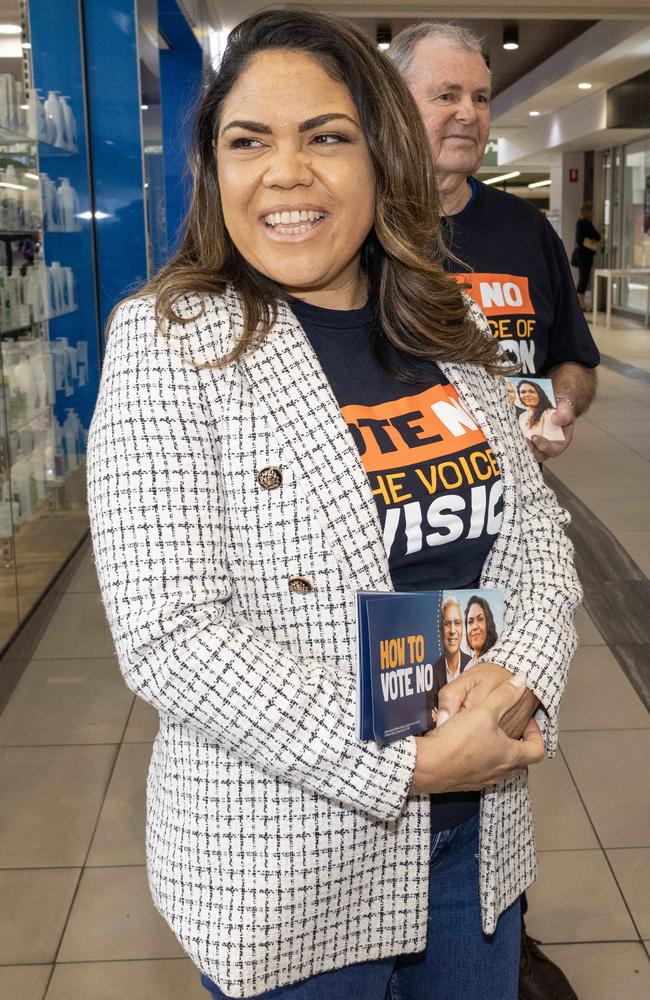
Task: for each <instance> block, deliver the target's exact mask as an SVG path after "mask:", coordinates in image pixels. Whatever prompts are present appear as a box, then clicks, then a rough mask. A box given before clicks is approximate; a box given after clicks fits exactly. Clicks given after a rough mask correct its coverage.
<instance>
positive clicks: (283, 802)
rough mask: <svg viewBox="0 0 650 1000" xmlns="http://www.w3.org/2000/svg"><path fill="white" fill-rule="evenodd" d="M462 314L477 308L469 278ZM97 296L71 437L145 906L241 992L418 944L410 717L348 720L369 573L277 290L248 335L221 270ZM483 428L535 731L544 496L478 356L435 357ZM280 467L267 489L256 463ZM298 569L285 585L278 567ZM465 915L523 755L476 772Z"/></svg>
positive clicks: (491, 916) (487, 906)
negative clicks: (136, 824)
mask: <svg viewBox="0 0 650 1000" xmlns="http://www.w3.org/2000/svg"><path fill="white" fill-rule="evenodd" d="M468 308H469V309H470V310H471V311H472V314H473V316H474V319H475V322H477V323H478V324H480V325H481V326H483V327H485V326H486V324H485V320H484V318H483V317H482V315H481V313H480V312H478V310H477V309H476V308H475V307H474V306H473V305H472V304H470V305H469V306H468ZM183 309H184V313H185V315H186V316H188V317H196V318H195V319H193V320H192V321H191V322H189V323H188V325H187V326H184V327H181V326H180V325H179V326H177V327H174V329H173V330H172V331H171V333H169V334H168V335H167V336H163V335H162V334H161V333H160V332H159V331H157V330H156V327H155V322H154V312H153V301H152V300H151V299H147V298H141V299H131V300H128V301H126V302H125V303H123V304H122V305H121V306H120V308H119V309H118V311H117V313H116V315H115V317H114V320H113V323H112V327H111V331H110V336H109V339H108V349H107V355H106V363H105V367H104V373H103V378H102V385H101V390H100V395H99V400H98V404H97V409H96V412H95V416H94V419H93V423H92V428H91V434H90V443H89V456H88V458H89V500H90V511H91V523H92V534H93V543H94V550H95V558H96V562H97V569H98V573H99V579H100V583H101V589H102V594H103V599H104V603H105V606H106V610H107V614H108V619H109V623H110V627H111V630H112V634H113V637H114V640H115V645H116V648H117V652H118V656H119V661H120V665H121V669H122V671H123V673H124V677H125V679H126V682H127V684H128V685H129V686H130V687H131V688H132V689H133V690H134V691H135V692H136V693H137V694H138V695H140V696H141V697H142V698H144V699H146V700H147V701H148V702H150V703H151V704H152V705H154V706H155V707H156V708H157V710H158V712H159V713H160V731H159V734H158V737H157V739H156V741H155V745H154V749H153V757H152V761H151V768H150V773H149V779H148V831H147V855H148V868H149V879H150V886H151V890H152V894H153V897H154V900H155V903H156V906H157V907H158V909H159V910H160V912H161V913H162V914H163V915H164V917H165V918H166V919H167V921H168V922H169V924H170V925H171V927H172V928H173V930H174V932H175V933H176V935H177V936H178V938H179V940H180V942H181V943H182V945H183V947H184V948H185V950H186V951H187V952H188V954H189V955H190V956H191V958H192V959H193V960H194V962H195V963H196V964H197V966H199V967H200V968H201V969H202V970H203V971H204V972H205V973H206V974H207V975H208V976H210V977H211V978H212V979H213V980H214V981H215V982H217V983H218V984H219V986H220V987H221V989H222V990H223V991H224V992H225V993H227V994H228V995H231V996H233V997H248V996H252V995H254V994H257V993H261V992H264V991H266V990H270V989H272V988H273V987H276V986H279V985H283V984H288V983H291V982H295V981H297V980H300V979H304V978H306V977H308V976H311V975H314V974H316V973H319V972H323V971H327V970H330V969H333V968H337V967H340V966H343V965H348V964H352V963H354V962H360V961H364V960H368V959H375V958H381V957H385V956H388V955H396V954H401V953H407V952H416V951H418V950H421V949H422V948H423V947H424V944H425V939H426V930H427V876H428V844H429V804H428V798H427V797H426V796H411V797H409V796H408V789H409V785H410V781H411V776H412V771H413V767H414V762H415V743H414V741H413V740H412V739H409V740H404V741H401V742H397V743H394V744H392V745H391V746H388V747H384V748H382V749H380V748H378V747H377V746H375V744H374V743H359V742H357V740H356V739H355V735H354V734H355V591H356V590H358V589H368V590H382V589H383V590H390V589H391V581H390V575H389V571H388V564H387V558H386V553H385V551H384V547H383V541H382V535H381V529H380V525H379V520H378V517H377V514H376V508H375V502H374V500H373V497H372V495H371V493H370V488H369V485H368V482H367V479H366V476H365V473H364V470H363V468H362V465H361V463H360V460H359V457H358V454H357V451H356V448H355V445H354V443H353V440H352V437H351V436H350V434H349V432H348V430H347V427H346V425H345V423H344V421H343V418H342V416H341V413H340V411H339V408H338V406H337V404H336V401H335V399H334V397H333V394H332V392H331V389H330V387H329V384H328V382H327V381H326V379H325V376H324V375H323V372H322V370H321V368H320V366H319V364H318V362H317V360H316V358H315V355H314V353H313V351H312V349H311V347H310V345H309V343H308V341H307V339H306V337H305V334H304V332H303V330H302V329H301V327H300V325H299V324H298V322H297V320H296V319H295V318H294V317H293V315H292V314H291V312H290V311H289V310H288V308H287V307H286V306H284V305H281V306H280V311H279V317H278V321H277V322H276V324H275V326H274V327H273V329H272V330H271V332H270V333H269V334H268V335H267V337H266V338H265V339H264V341H263V343H262V344H261V346H259V347H258V348H257V349H255V350H253V351H251V352H250V353H248V354H247V355H246V357H245V358H244V359H243V360H242V361H240V362H238V363H233V364H231V365H228V366H227V367H225V368H222V369H218V368H215V367H209V366H207V367H206V363H209V362H210V361H213V360H214V359H215V358H216V357H220V356H222V355H223V354H224V353H225V352H226V351H227V349H228V348H229V346H231V345H232V343H233V342H234V340H235V339H236V338H237V337H238V336H239V333H240V330H241V310H240V305H239V301H238V298H237V296H236V294H235V293H234V292H233V291H232V290H228V291H227V292H226V293H225V294H224V295H223V296H220V297H218V296H214V297H209V296H208V297H206V298H204V299H203V300H199V299H198V298H196V299H188V300H187V301H186V302H185V303H184V305H183ZM441 367H442V368H443V370H444V372H445V373H446V375H447V376H448V378H449V380H450V382H451V383H452V384H453V385H454V386H455V387H456V389H457V390H458V393H459V396H460V398H461V400H462V401H463V403H464V405H465V406H466V407H467V409H468V410H469V412H470V413H471V414H472V415H473V417H474V418H475V420H476V421H477V422H478V423H479V424H480V426H481V428H482V429H483V431H484V433H485V436H486V438H487V439H488V441H489V442H490V444H491V446H492V448H493V449H494V452H495V455H496V457H497V460H498V462H499V465H500V468H501V472H502V477H503V486H504V517H503V524H502V527H501V532H500V534H499V536H498V538H497V540H496V542H495V544H494V546H493V549H492V552H491V554H490V556H489V558H488V560H487V562H486V564H485V567H484V571H483V576H482V584H483V585H484V586H502V587H505V588H507V590H508V593H509V595H510V597H509V601H508V604H507V612H506V626H505V628H504V630H503V633H502V635H501V637H500V639H499V642H498V646H497V647H496V648H493V650H492V651H491V653H490V659H492V660H495V661H496V662H498V663H501V664H503V665H504V666H506V667H507V668H508V669H510V670H512V671H516V670H522V671H524V672H525V673H526V674H527V675H528V681H529V685H530V687H531V688H532V690H533V691H534V692H535V694H536V695H537V696H538V698H539V699H540V701H541V702H542V705H543V706H544V712H540V719H541V723H542V725H543V728H544V733H545V739H546V743H547V750H548V752H549V753H551V754H552V753H553V752H554V749H555V746H556V740H557V712H558V706H559V702H560V698H561V696H562V692H563V689H564V684H565V679H566V671H567V667H568V664H569V661H570V658H571V655H572V653H573V649H574V645H575V632H574V628H573V611H574V609H575V607H576V605H577V603H578V601H579V599H580V590H579V585H578V583H577V579H576V576H575V572H574V569H573V562H572V550H571V545H570V543H569V541H568V540H567V539H566V537H565V534H564V531H563V527H562V526H563V524H564V523H566V521H567V515H566V514H565V513H564V512H563V511H562V510H561V509H560V508H559V507H558V505H557V503H556V500H555V497H554V495H553V494H552V492H551V491H550V490H549V489H548V488H547V487H546V486H545V485H544V483H543V480H542V477H541V475H540V472H539V470H538V468H537V466H536V464H535V462H534V461H533V459H532V458H531V455H530V453H529V451H528V449H527V448H526V446H525V445H524V442H523V439H522V435H521V432H520V430H519V427H518V426H517V423H516V421H515V418H514V415H513V410H512V407H511V406H510V403H509V401H508V398H507V394H506V391H505V387H504V384H503V380H501V379H495V378H492V377H490V376H488V375H486V374H485V373H484V372H483V370H482V369H479V368H476V367H473V366H468V365H452V364H446V365H441ZM267 466H274V467H277V468H279V469H280V470H281V473H282V483H281V486H280V487H279V488H278V489H273V490H268V489H263V488H262V487H261V486H260V484H259V483H258V479H257V476H258V473H259V471H260V470H261V469H263V468H265V467H267ZM294 575H301V576H306V577H308V578H309V579H310V580H311V581H312V582H313V587H314V589H313V591H312V592H310V593H306V594H305V593H294V592H293V591H292V590H291V589H290V588H289V578H290V577H292V576H294ZM480 868H481V905H482V912H483V922H484V927H485V929H486V931H488V932H490V931H492V930H493V929H494V927H495V924H496V920H497V916H498V914H499V913H500V912H501V911H502V910H503V909H504V908H505V907H507V906H508V905H509V904H510V903H511V902H512V901H513V900H514V899H515V898H516V897H517V896H518V895H519V894H520V893H521V892H522V890H523V889H525V887H526V886H527V885H529V884H530V882H531V881H532V880H533V879H534V877H535V871H536V869H535V851H534V841H533V831H532V825H531V815H530V807H529V800H528V794H527V789H526V778H525V776H520V777H518V778H517V779H515V780H513V781H509V782H506V783H504V784H502V785H500V786H498V787H496V788H494V789H493V790H490V791H489V792H487V793H485V794H484V795H483V799H482V807H481V837H480Z"/></svg>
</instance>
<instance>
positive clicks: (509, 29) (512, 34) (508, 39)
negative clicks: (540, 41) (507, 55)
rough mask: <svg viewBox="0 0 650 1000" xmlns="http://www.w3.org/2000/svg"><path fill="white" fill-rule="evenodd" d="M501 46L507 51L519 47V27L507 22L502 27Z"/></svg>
mask: <svg viewBox="0 0 650 1000" xmlns="http://www.w3.org/2000/svg"><path fill="white" fill-rule="evenodd" d="M503 47H504V49H508V51H514V50H515V49H518V48H519V29H518V28H517V25H516V24H508V25H506V27H505V28H504V29H503Z"/></svg>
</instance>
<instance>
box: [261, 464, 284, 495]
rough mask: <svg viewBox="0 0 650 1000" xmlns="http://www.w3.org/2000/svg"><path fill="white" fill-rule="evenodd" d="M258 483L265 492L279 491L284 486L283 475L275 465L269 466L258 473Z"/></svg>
mask: <svg viewBox="0 0 650 1000" xmlns="http://www.w3.org/2000/svg"><path fill="white" fill-rule="evenodd" d="M257 481H258V483H259V484H260V486H261V487H262V489H263V490H277V488H278V486H281V485H282V473H281V472H280V470H279V469H276V468H275V466H273V465H267V466H266V467H265V468H264V469H261V470H260V471H259V472H258V473H257Z"/></svg>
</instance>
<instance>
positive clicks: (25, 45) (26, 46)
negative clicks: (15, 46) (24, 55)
mask: <svg viewBox="0 0 650 1000" xmlns="http://www.w3.org/2000/svg"><path fill="white" fill-rule="evenodd" d="M20 47H21V49H31V47H32V45H31V42H21V43H20Z"/></svg>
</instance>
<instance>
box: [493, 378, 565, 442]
mask: <svg viewBox="0 0 650 1000" xmlns="http://www.w3.org/2000/svg"><path fill="white" fill-rule="evenodd" d="M506 383H507V385H508V394H509V396H510V402H511V403H512V405H513V406H514V408H515V412H516V414H517V418H518V420H519V426H520V427H521V429H522V431H523V435H524V437H525V438H528V439H530V438H532V437H533V436H536V437H537V436H539V437H543V438H546V440H547V441H564V431H563V430H562V428H561V427H560V426H559V424H555V423H553V421H552V420H551V417H552V415H553V414H554V413H555V408H556V405H557V404H556V401H555V392H554V391H553V383H552V381H551V379H550V378H529V377H528V376H527V377H526V378H513V377H511V376H508V377H507V378H506Z"/></svg>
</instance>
